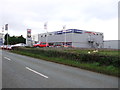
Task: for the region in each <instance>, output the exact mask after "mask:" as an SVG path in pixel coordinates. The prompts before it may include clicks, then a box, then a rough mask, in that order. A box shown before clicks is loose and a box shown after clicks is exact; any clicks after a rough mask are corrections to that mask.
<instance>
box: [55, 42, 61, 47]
mask: <svg viewBox="0 0 120 90" xmlns="http://www.w3.org/2000/svg"><path fill="white" fill-rule="evenodd" d="M53 47H63V43H59V42H56V43H54V44H53Z"/></svg>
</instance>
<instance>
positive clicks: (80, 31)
mask: <svg viewBox="0 0 120 90" xmlns="http://www.w3.org/2000/svg"><path fill="white" fill-rule="evenodd" d="M82 32H83V31H82V30H78V29H74V33H80V34H82Z"/></svg>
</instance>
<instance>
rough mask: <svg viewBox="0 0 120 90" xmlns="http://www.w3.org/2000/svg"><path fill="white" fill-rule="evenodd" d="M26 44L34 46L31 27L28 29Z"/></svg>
mask: <svg viewBox="0 0 120 90" xmlns="http://www.w3.org/2000/svg"><path fill="white" fill-rule="evenodd" d="M26 44H27V45H28V46H32V38H31V29H27V41H26Z"/></svg>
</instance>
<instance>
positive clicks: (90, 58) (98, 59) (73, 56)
mask: <svg viewBox="0 0 120 90" xmlns="http://www.w3.org/2000/svg"><path fill="white" fill-rule="evenodd" d="M13 50H17V51H23V52H27V53H32V54H37V55H39V54H40V55H44V56H47V57H58V58H64V59H68V60H75V61H77V62H85V63H99V65H101V66H115V67H120V56H119V55H101V54H98V53H92V54H88V53H76V52H65V51H64V49H63V50H56V49H44V48H40V49H38V48H18V47H17V48H13Z"/></svg>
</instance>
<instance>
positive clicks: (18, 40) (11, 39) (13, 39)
mask: <svg viewBox="0 0 120 90" xmlns="http://www.w3.org/2000/svg"><path fill="white" fill-rule="evenodd" d="M18 43H24V44H25V43H26V39H25V38H24V37H23V36H22V35H21V36H18V37H17V36H12V37H10V36H9V35H8V44H9V45H14V44H18ZM4 44H5V45H6V44H7V35H5V43H4Z"/></svg>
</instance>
